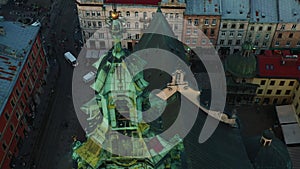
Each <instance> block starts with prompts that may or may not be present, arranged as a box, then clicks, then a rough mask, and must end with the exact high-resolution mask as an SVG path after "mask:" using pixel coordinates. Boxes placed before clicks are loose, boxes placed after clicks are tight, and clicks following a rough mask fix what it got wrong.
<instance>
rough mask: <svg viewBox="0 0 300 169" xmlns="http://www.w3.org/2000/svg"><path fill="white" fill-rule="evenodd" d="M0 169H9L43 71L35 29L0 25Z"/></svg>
mask: <svg viewBox="0 0 300 169" xmlns="http://www.w3.org/2000/svg"><path fill="white" fill-rule="evenodd" d="M0 30H1V31H0V54H1V55H0V68H1V69H0V86H1V87H0V144H1V146H0V168H3V169H10V168H11V164H10V163H11V160H12V159H13V158H14V157H16V156H17V154H18V147H20V145H21V144H22V141H23V139H24V137H25V135H26V133H27V130H28V123H29V121H30V119H31V117H32V116H31V113H32V111H34V107H35V104H36V102H38V99H36V98H37V97H35V96H37V95H38V93H40V92H41V91H40V89H41V85H42V83H43V79H44V72H45V69H46V67H47V61H46V57H45V51H44V48H43V47H42V42H41V41H42V40H41V35H40V27H39V26H37V27H36V26H26V25H22V24H21V23H15V22H8V21H1V22H0Z"/></svg>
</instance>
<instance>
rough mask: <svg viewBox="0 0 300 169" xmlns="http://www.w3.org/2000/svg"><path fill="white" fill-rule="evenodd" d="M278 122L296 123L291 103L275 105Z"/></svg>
mask: <svg viewBox="0 0 300 169" xmlns="http://www.w3.org/2000/svg"><path fill="white" fill-rule="evenodd" d="M276 112H277V116H278V119H279V122H280V124H287V123H298V121H297V117H296V113H295V109H294V107H293V105H283V106H276Z"/></svg>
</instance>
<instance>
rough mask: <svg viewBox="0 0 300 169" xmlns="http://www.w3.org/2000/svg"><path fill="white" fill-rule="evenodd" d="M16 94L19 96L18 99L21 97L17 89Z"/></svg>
mask: <svg viewBox="0 0 300 169" xmlns="http://www.w3.org/2000/svg"><path fill="white" fill-rule="evenodd" d="M16 94H17V96H18V97H19V96H20V92H19V90H18V89H16Z"/></svg>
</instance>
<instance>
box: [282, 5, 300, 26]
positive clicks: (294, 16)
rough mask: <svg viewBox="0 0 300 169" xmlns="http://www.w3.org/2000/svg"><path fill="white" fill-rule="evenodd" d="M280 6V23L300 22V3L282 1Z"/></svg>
mask: <svg viewBox="0 0 300 169" xmlns="http://www.w3.org/2000/svg"><path fill="white" fill-rule="evenodd" d="M278 6H279V7H278V8H279V22H294V23H299V22H300V1H297V0H296V1H293V0H280V1H278Z"/></svg>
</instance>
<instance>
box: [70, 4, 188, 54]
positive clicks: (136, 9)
mask: <svg viewBox="0 0 300 169" xmlns="http://www.w3.org/2000/svg"><path fill="white" fill-rule="evenodd" d="M76 3H77V9H78V18H79V22H80V27H81V29H82V35H83V36H82V37H83V39H84V42H85V43H86V47H87V49H88V50H89V51H92V50H99V49H100V50H104V51H106V50H108V49H110V48H111V47H112V46H113V43H114V42H113V38H112V36H111V34H110V32H109V28H107V21H108V17H109V16H110V13H111V12H112V11H113V8H116V9H117V11H118V12H119V15H120V16H121V17H120V18H121V20H123V21H122V25H121V26H122V27H123V28H124V32H123V40H122V46H123V47H126V48H128V49H130V50H131V49H132V48H133V46H134V45H135V44H136V43H137V42H138V41H139V39H140V37H141V35H142V34H143V31H144V30H145V29H146V28H147V27H148V25H149V23H150V21H151V20H152V17H153V16H154V13H155V12H156V10H157V6H158V4H160V5H161V10H162V12H163V13H164V15H165V16H166V19H167V21H168V22H169V24H170V25H171V27H172V28H173V31H174V33H175V35H176V37H178V39H179V40H181V36H182V35H181V33H182V29H183V26H182V23H183V12H184V10H185V2H184V1H183V0H163V1H161V2H160V0H151V1H134V0H128V1H121V0H116V1H113V0H107V1H105V2H104V1H103V0H98V1H92V0H77V1H76ZM94 53H97V52H94ZM96 57H97V56H96Z"/></svg>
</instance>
